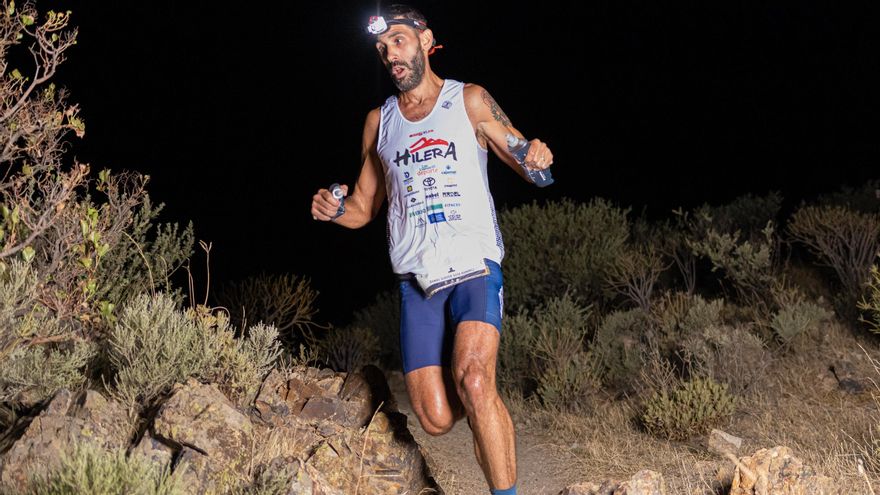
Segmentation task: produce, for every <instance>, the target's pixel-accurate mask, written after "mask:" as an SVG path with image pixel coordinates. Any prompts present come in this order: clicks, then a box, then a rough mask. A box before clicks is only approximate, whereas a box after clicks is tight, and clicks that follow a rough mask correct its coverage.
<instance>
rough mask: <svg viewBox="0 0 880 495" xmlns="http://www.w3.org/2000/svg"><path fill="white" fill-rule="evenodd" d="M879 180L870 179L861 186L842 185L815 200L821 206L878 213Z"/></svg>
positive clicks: (879, 206)
mask: <svg viewBox="0 0 880 495" xmlns="http://www.w3.org/2000/svg"><path fill="white" fill-rule="evenodd" d="M877 191H880V180H876V179H875V180H870V181H868V182H866V183H864V184H862V185H861V186H858V187H850V186H843V187H841V188H840V189H839V190H837V191H835V192H832V193H828V194H823V195H821V196H819V199H818V200H817V201H816V203H817V204H819V205H821V206H842V207H844V208H848V209H850V210H853V211H859V212H862V213H880V193H878V192H877Z"/></svg>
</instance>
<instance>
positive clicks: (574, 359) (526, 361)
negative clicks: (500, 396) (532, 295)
mask: <svg viewBox="0 0 880 495" xmlns="http://www.w3.org/2000/svg"><path fill="white" fill-rule="evenodd" d="M589 315H590V307H584V306H581V305H580V304H578V303H577V301H575V300H574V299H573V298H572V296H571V295H570V294H568V293H565V294H563V295H562V297H558V298H551V299H550V300H548V301H547V302H545V303H544V304H542V305H541V306H539V307H538V308H535V310H534V311H533V312H531V313H529V312H525V311H521V312H520V313H519V314H517V315H515V316H512V317H509V318H507V319H506V324H505V327H504V331H503V332H502V336H501V350H500V352H499V372H498V377H499V382H500V383H501V385H502V387H504V388H507V389H508V390H510V389H511V388H513V389H516V388H519V389H520V390H521V391H523V392H526V393H530V392H534V393H535V394H536V396H537V398H538V399H540V400H541V402H542V403H543V404H544V405H545V406H547V407H552V408H566V409H577V408H578V407H579V406H580V405H581V402H582V401H583V400H584V399H585V398H586V397H587V395H588V394H589V393H591V392H593V391H595V390H596V388H597V387H598V384H599V382H598V372H599V371H598V366H597V365H598V362H597V360H596V359H595V358H594V356H593V355H592V353H590V352H588V351H587V350H586V349H585V347H586V346H585V344H586V340H587V337H588V334H589V323H588V319H589Z"/></svg>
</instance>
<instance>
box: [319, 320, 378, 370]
mask: <svg viewBox="0 0 880 495" xmlns="http://www.w3.org/2000/svg"><path fill="white" fill-rule="evenodd" d="M318 347H319V349H318V356H319V357H320V359H323V360H324V362H325V363H327V365H328V366H330V367H331V368H333V369H335V370H336V371H346V372H352V371H359V370H360V369H361V368H363V367H364V366H365V365H367V364H373V363H375V362H376V360H377V358H378V355H379V338H378V337H376V335H375V334H373V332H372V330H370V329H369V328H364V327H352V326H349V327H343V328H331V329H330V331H329V332H328V333H327V334H326V336H325V337H324V339H323V340H321V341H320V342H319V344H318Z"/></svg>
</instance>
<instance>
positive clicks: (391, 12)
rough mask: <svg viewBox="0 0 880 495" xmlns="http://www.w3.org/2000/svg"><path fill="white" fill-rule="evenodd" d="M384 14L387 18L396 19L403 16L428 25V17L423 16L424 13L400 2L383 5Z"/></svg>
mask: <svg viewBox="0 0 880 495" xmlns="http://www.w3.org/2000/svg"><path fill="white" fill-rule="evenodd" d="M383 10H384V12H383V14H384V16H385V17H386V18H387V19H396V18H400V17H403V18H404V19H412V20H414V21H419V22H421V23H422V24H424V25H425V26H427V25H428V19H426V18H425V14H422V13H421V12H420V11H419V10H418V9H417V8H415V7H412V6H409V5H403V4H400V3H395V4H392V5H389V6H387V7H385V8H384V9H383Z"/></svg>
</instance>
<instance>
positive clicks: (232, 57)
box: [37, 0, 880, 323]
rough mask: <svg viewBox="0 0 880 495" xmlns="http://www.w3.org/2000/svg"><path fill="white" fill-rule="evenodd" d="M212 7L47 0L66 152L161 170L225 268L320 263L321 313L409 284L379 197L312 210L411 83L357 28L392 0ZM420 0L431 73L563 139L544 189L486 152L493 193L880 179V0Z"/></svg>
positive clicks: (160, 194) (637, 201)
mask: <svg viewBox="0 0 880 495" xmlns="http://www.w3.org/2000/svg"><path fill="white" fill-rule="evenodd" d="M661 4H662V5H661ZM217 5H219V4H218V3H217V2H204V1H194V0H190V1H178V2H173V1H168V0H163V1H154V2H124V1H118V2H97V1H90V2H86V1H82V2H64V1H53V2H48V1H41V2H38V4H37V7H38V8H39V9H40V10H41V11H42V12H45V11H46V10H48V9H49V8H54V9H58V10H66V9H70V10H73V24H74V25H76V26H78V27H79V29H80V37H79V44H78V45H77V46H75V47H73V48H72V49H71V50H70V51H69V60H68V61H67V63H66V64H65V65H64V66H62V68H61V70H60V71H59V73H58V75H57V77H56V79H55V81H56V83H58V84H60V85H62V86H66V87H67V88H69V89H70V91H71V101H73V102H78V103H80V104H81V106H82V116H83V117H84V118H85V119H86V124H87V131H86V137H85V139H84V140H82V141H76V142H74V143H73V146H72V150H73V153H74V154H75V155H76V157H77V158H78V159H79V160H81V161H84V162H87V163H91V164H92V166H93V168H95V169H100V168H105V167H108V168H111V169H113V170H124V169H128V170H137V171H140V172H143V173H147V174H149V175H150V176H151V177H152V180H151V183H150V186H149V190H150V192H151V195H152V196H153V198H154V199H156V200H157V201H162V202H165V203H166V204H167V208H166V211H165V216H164V219H165V220H169V221H188V220H192V221H193V222H194V224H195V227H196V233H197V238H198V239H203V240H206V241H211V242H213V246H214V248H213V251H212V254H211V275H212V280H213V282H214V283H219V282H220V281H222V280H229V279H234V278H239V277H243V276H246V275H249V274H254V273H258V272H260V271H266V272H274V273H281V272H293V273H297V274H300V275H305V276H308V277H311V278H312V280H313V285H314V286H315V287H317V288H318V289H319V290H320V291H321V296H320V297H319V304H320V306H321V314H320V315H319V318H320V319H322V320H324V321H331V322H335V323H343V322H344V319H345V318H346V317H347V316H348V313H349V312H350V310H351V309H352V308H356V307H359V306H362V305H364V304H366V303H368V302H369V301H371V300H372V299H373V298H374V297H375V294H376V292H377V291H379V290H383V289H387V288H391V287H392V283H393V277H392V275H391V273H390V264H389V262H388V260H387V250H386V245H385V239H384V211H383V213H382V214H380V217H378V218H377V219H376V221H374V222H373V223H372V224H371V225H369V226H367V227H366V228H364V229H361V230H354V231H351V230H347V229H344V228H341V227H338V226H335V225H329V224H323V223H318V222H314V221H312V219H311V215H310V213H309V208H310V204H311V196H312V194H314V192H315V191H316V190H317V189H318V188H320V187H326V186H327V185H329V184H330V183H332V182H336V181H338V182H342V183H347V184H350V185H351V184H353V183H354V180H355V179H356V176H357V173H358V171H359V168H360V165H361V164H360V156H359V155H360V139H361V132H362V128H363V123H364V118H365V116H366V114H367V112H368V111H369V110H370V109H371V108H374V107H376V106H378V105H380V104H381V103H382V102H383V101H384V100H385V98H386V97H387V96H388V95H390V94H392V92H393V91H394V90H395V88H394V87H393V86H392V85H391V83H390V80H389V78H388V76H387V74H386V73H385V72H384V70H383V69H382V67H381V65H380V63H379V62H378V59H377V57H376V56H375V51H374V48H373V45H372V43H371V42H370V40H369V39H368V38H367V37H366V35H365V34H363V29H364V24H365V20H366V18H367V17H368V16H369V15H370V14H371V13H372V12H373V11H375V7H376V3H375V2H357V1H350V2H342V1H320V2H311V3H308V4H303V5H300V2H277V3H268V2H241V3H238V4H232V8H226V7H224V8H219V9H218V8H217ZM413 5H416V6H418V7H419V8H421V9H422V11H423V12H424V13H425V14H426V16H427V18H428V22H429V26H431V27H432V29H433V30H434V33H435V36H436V37H437V39H438V41H439V42H440V43H441V44H443V45H444V46H445V49H444V50H440V51H439V52H438V53H437V54H436V55H434V56H432V57H431V63H432V66H433V69H434V71H435V72H437V73H438V74H439V75H440V76H441V77H448V78H452V79H458V80H462V81H466V82H475V83H479V84H481V85H482V86H484V87H485V88H486V89H488V91H489V92H490V93H492V95H493V96H494V97H495V99H496V100H497V101H498V103H499V104H500V105H501V107H502V108H503V109H504V110H505V111H506V113H507V114H508V116H509V117H510V118H511V120H512V122H513V124H514V125H515V126H516V127H517V128H518V129H520V130H521V131H522V132H523V133H524V134H525V135H526V136H527V137H529V138H533V137H537V138H540V139H542V140H544V141H546V142H547V143H548V144H549V145H550V147H551V149H552V150H553V152H554V155H555V164H554V166H553V169H552V170H553V175H554V177H555V178H556V181H557V182H556V184H554V185H553V186H551V187H549V188H547V189H546V190H543V189H537V188H535V187H532V186H529V185H528V184H526V183H525V182H522V181H521V179H519V177H518V176H516V175H515V174H514V172H513V171H511V170H510V169H509V168H507V167H506V166H504V165H503V164H501V162H500V161H498V160H497V159H495V158H494V156H493V157H492V158H490V165H489V173H490V185H491V187H492V191H493V194H494V196H495V199H496V204H497V206H498V207H499V208H502V207H504V206H515V205H519V204H522V203H525V202H531V201H532V200H535V199H536V200H539V201H541V200H546V199H553V198H561V197H571V198H575V199H578V200H588V199H589V198H592V197H595V196H601V197H604V198H608V199H610V200H612V201H614V202H615V203H617V204H619V205H622V206H632V207H633V208H634V210H635V211H639V210H641V209H642V207H644V206H647V207H648V211H649V213H653V214H655V215H658V216H662V215H664V214H665V213H666V212H668V211H669V210H670V209H672V208H675V207H678V206H685V207H691V206H696V205H699V204H701V203H703V202H710V203H713V204H718V203H723V202H726V201H729V200H731V199H733V198H734V197H736V196H738V195H741V194H745V193H748V192H751V193H755V194H764V193H766V192H768V191H770V190H779V191H781V192H782V194H783V195H784V196H785V197H786V198H787V200H788V201H789V202H795V201H799V200H800V199H801V198H810V197H813V196H815V195H816V194H817V193H821V192H825V191H831V190H834V189H836V188H837V187H838V186H839V185H843V184H848V185H859V184H862V183H864V182H865V181H866V180H869V179H873V178H878V177H880V174H878V173H877V168H876V167H877V163H878V157H880V153H878V152H880V140H878V138H877V131H878V129H880V125H878V124H880V122H878V120H880V117H878V115H880V112H878V111H880V105H878V103H880V101H878V100H880V96H878V94H880V93H878V88H880V56H878V48H880V43H878V39H877V37H878V27H877V26H878V21H880V15H878V3H877V2H876V1H847V2H830V1H828V2H819V1H814V0H802V1H794V2H785V3H782V2H773V1H770V2H767V1H763V2H758V1H755V2H744V1H720V2H707V1H683V2H653V1H632V0H613V1H600V2H587V3H585V4H583V5H582V3H581V2H574V1H569V2H534V3H532V4H526V5H531V7H530V8H529V9H520V8H515V7H513V6H514V5H517V3H515V2H497V1H482V2H473V1H471V2H448V1H443V2H441V1H425V2H413ZM193 263H194V264H195V265H200V264H203V263H204V257H203V256H201V255H200V254H198V253H197V255H196V257H195V258H194V260H193ZM203 282H204V280H197V281H196V283H197V285H198V284H200V283H203Z"/></svg>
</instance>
